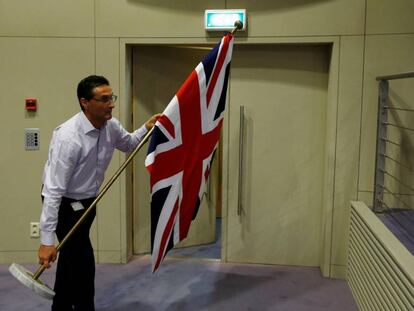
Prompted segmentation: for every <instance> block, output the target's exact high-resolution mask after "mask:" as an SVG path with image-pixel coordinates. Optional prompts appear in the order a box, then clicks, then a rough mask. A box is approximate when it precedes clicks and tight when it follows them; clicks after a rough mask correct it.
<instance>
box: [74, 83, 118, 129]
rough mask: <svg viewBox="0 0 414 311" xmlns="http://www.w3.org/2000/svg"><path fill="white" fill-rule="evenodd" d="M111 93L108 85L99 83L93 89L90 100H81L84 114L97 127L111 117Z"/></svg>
mask: <svg viewBox="0 0 414 311" xmlns="http://www.w3.org/2000/svg"><path fill="white" fill-rule="evenodd" d="M112 95H113V93H112V88H111V87H110V86H109V85H101V86H98V87H96V88H94V89H93V97H92V98H91V99H90V100H86V99H83V100H82V101H81V103H82V106H83V108H84V112H85V115H86V116H87V117H88V119H89V121H91V123H92V124H93V125H94V126H95V127H97V128H99V127H101V126H102V125H103V124H104V123H105V122H106V121H107V120H109V119H111V118H112V109H114V107H115V105H114V102H113V100H112Z"/></svg>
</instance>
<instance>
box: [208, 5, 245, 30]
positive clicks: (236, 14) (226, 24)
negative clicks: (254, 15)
mask: <svg viewBox="0 0 414 311" xmlns="http://www.w3.org/2000/svg"><path fill="white" fill-rule="evenodd" d="M237 20H239V21H241V22H242V23H243V28H242V29H239V31H244V30H246V10H244V9H240V10H205V12H204V28H205V29H206V30H208V31H223V30H233V29H234V22H235V21H237Z"/></svg>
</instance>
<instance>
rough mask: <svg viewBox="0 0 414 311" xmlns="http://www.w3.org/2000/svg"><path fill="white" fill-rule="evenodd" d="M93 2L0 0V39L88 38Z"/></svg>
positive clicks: (92, 25) (92, 26)
mask: <svg viewBox="0 0 414 311" xmlns="http://www.w3.org/2000/svg"><path fill="white" fill-rule="evenodd" d="M93 3H94V0H59V1H55V0H38V1H25V0H13V1H7V0H0V36H57V37H91V36H93V35H94V7H93Z"/></svg>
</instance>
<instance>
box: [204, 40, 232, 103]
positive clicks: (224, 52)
mask: <svg viewBox="0 0 414 311" xmlns="http://www.w3.org/2000/svg"><path fill="white" fill-rule="evenodd" d="M231 38H232V36H231V35H230V34H229V35H227V36H225V37H224V38H223V40H224V43H223V44H222V49H221V51H220V55H219V57H218V60H217V63H216V66H215V67H214V73H213V75H212V77H211V79H210V83H209V85H208V90H207V107H208V106H209V105H210V98H211V95H212V94H213V91H214V88H215V86H216V82H217V78H218V76H219V74H220V71H221V67H223V63H224V60H225V58H226V55H227V50H228V47H229V45H228V41H229V40H231Z"/></svg>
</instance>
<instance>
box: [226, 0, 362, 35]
mask: <svg viewBox="0 0 414 311" xmlns="http://www.w3.org/2000/svg"><path fill="white" fill-rule="evenodd" d="M227 8H246V9H247V14H248V21H247V25H248V35H249V36H298V35H300V36H305V35H312V36H314V35H359V34H363V32H364V20H365V1H363V0H332V1H326V0H317V1H309V0H297V1H275V0H266V1H263V0H261V1H250V0H228V1H227ZM350 17H352V18H350Z"/></svg>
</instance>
